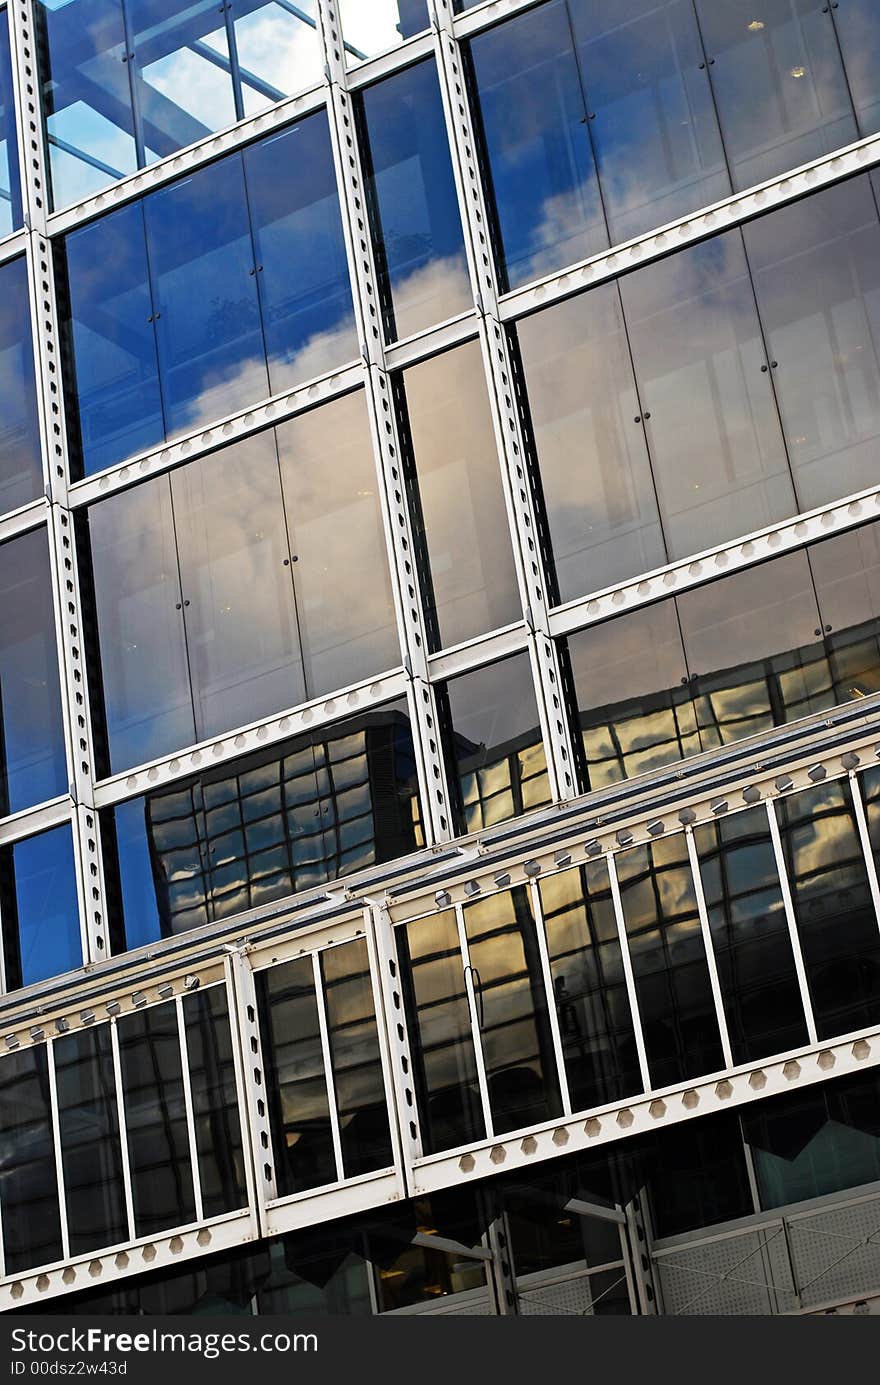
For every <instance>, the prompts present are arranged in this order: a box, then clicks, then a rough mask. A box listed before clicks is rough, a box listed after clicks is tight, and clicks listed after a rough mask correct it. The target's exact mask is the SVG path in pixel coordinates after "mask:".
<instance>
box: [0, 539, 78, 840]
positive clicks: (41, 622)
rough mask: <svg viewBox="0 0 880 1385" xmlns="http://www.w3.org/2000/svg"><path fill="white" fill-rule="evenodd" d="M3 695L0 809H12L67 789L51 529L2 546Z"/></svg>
mask: <svg viewBox="0 0 880 1385" xmlns="http://www.w3.org/2000/svg"><path fill="white" fill-rule="evenodd" d="M0 700H2V706H3V718H2V739H3V773H2V794H0V807H2V809H3V810H4V811H5V812H8V813H14V812H17V811H18V809H19V808H29V807H31V805H32V804H34V803H41V802H42V801H43V800H45V799H49V798H57V796H58V795H59V794H62V793H65V792H66V790H67V769H66V765H65V757H64V732H63V727H62V722H61V692H60V686H59V681H58V659H57V653H56V647H55V616H54V612H53V608H52V590H51V582H50V577H49V545H48V540H47V538H46V531H45V529H35V530H34V531H33V532H32V533H29V534H23V535H22V536H21V537H20V538H17V539H12V540H11V541H10V542H9V543H4V544H3V545H2V547H0Z"/></svg>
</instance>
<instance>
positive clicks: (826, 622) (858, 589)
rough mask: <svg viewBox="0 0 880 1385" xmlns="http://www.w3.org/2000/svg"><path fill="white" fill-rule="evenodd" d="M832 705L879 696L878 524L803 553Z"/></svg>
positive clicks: (879, 572)
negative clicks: (806, 557)
mask: <svg viewBox="0 0 880 1385" xmlns="http://www.w3.org/2000/svg"><path fill="white" fill-rule="evenodd" d="M808 553H809V558H810V570H811V572H812V574H813V581H814V582H815V584H816V594H817V596H818V598H819V610H820V611H821V613H822V622H823V630H824V634H825V649H826V652H827V655H828V662H829V665H830V668H831V678H832V682H833V685H834V695H835V699H836V701H837V702H840V703H843V702H851V701H852V700H853V699H854V698H858V697H867V696H869V695H870V694H872V693H875V692H880V644H878V640H880V524H866V525H864V526H863V527H862V528H861V529H856V530H854V531H853V532H851V533H849V534H839V535H837V537H836V538H833V539H826V540H825V542H824V543H816V544H813V545H812V547H811V548H810V549H809V550H808Z"/></svg>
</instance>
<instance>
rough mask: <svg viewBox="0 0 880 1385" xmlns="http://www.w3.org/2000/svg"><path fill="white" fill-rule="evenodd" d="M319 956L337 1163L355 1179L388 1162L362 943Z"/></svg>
mask: <svg viewBox="0 0 880 1385" xmlns="http://www.w3.org/2000/svg"><path fill="white" fill-rule="evenodd" d="M320 961H321V977H322V980H323V983H324V1005H325V1007H326V1010H327V1039H328V1043H329V1047H330V1065H331V1071H332V1074H333V1087H334V1092H335V1096H336V1111H337V1114H338V1116H339V1135H340V1140H341V1143H342V1166H343V1171H344V1174H345V1177H346V1178H354V1177H355V1176H356V1175H357V1174H361V1173H370V1172H371V1171H372V1170H373V1169H384V1168H387V1167H388V1166H389V1164H391V1163H392V1162H393V1158H392V1152H391V1132H390V1130H389V1128H388V1104H387V1101H386V1097H385V1083H384V1080H383V1076H382V1059H381V1055H380V1052H379V1035H378V1031H377V1028H376V1012H375V1007H374V1004H373V987H372V984H371V981H370V959H369V955H368V953H367V944H366V943H365V942H364V941H363V940H362V939H357V940H355V941H354V942H350V943H344V944H343V945H342V947H331V948H328V949H327V951H326V952H322V953H321V957H320Z"/></svg>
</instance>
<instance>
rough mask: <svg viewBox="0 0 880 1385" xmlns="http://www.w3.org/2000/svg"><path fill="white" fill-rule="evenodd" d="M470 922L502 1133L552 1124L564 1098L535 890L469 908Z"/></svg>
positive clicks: (494, 1107) (493, 1104)
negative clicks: (532, 898) (532, 893)
mask: <svg viewBox="0 0 880 1385" xmlns="http://www.w3.org/2000/svg"><path fill="white" fill-rule="evenodd" d="M464 923H465V931H466V933H467V940H468V951H469V953H470V965H471V967H472V968H473V973H472V977H473V981H474V985H475V998H476V1007H477V1017H478V1019H477V1022H478V1025H479V1032H480V1044H481V1046H482V1050H483V1063H484V1065H485V1069H486V1083H487V1086H488V1089H489V1107H490V1110H491V1113H492V1125H493V1128H494V1130H495V1133H496V1134H499V1135H500V1134H504V1132H505V1131H507V1130H516V1129H518V1128H520V1127H522V1126H529V1125H537V1124H538V1123H539V1122H540V1121H545V1120H552V1119H553V1117H554V1116H558V1115H559V1114H560V1113H561V1111H562V1099H561V1097H560V1093H559V1077H558V1073H557V1069H556V1056H555V1052H554V1048H553V1036H552V1031H551V1029H550V1019H549V1015H548V1007H547V994H546V991H545V989H544V979H543V974H542V971H541V957H540V953H539V951H538V937H537V929H536V927H535V919H534V915H533V913H532V906H531V902H530V899H529V894H528V890H527V889H526V888H525V887H524V886H520V887H519V888H517V889H515V890H509V891H505V892H504V893H502V894H498V895H492V896H490V897H488V898H486V899H481V900H479V901H478V902H477V903H476V904H468V905H467V906H466V907H465V910H464Z"/></svg>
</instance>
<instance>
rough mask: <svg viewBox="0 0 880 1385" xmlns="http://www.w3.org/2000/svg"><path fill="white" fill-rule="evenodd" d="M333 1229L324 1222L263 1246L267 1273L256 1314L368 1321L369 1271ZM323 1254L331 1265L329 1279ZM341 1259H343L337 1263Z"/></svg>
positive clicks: (342, 1231) (343, 1230)
mask: <svg viewBox="0 0 880 1385" xmlns="http://www.w3.org/2000/svg"><path fill="white" fill-rule="evenodd" d="M336 1227H337V1223H332V1222H331V1223H327V1222H325V1223H324V1225H323V1226H320V1227H318V1228H317V1229H316V1230H314V1231H311V1232H306V1233H305V1234H302V1233H300V1234H299V1235H295V1236H289V1237H288V1236H286V1237H284V1238H282V1239H279V1240H275V1241H271V1242H269V1243H268V1244H267V1247H266V1248H267V1250H268V1252H269V1255H270V1256H271V1259H272V1273H271V1276H270V1278H269V1280H268V1282H267V1283H266V1284H265V1285H264V1286H263V1287H262V1288H260V1290H259V1294H258V1297H257V1307H258V1311H259V1313H260V1314H261V1315H262V1314H268V1313H274V1314H279V1315H280V1314H283V1315H284V1316H285V1317H298V1316H305V1315H306V1314H317V1315H319V1316H321V1317H324V1316H327V1315H331V1314H333V1315H335V1314H344V1315H345V1316H346V1317H352V1316H354V1315H355V1314H358V1315H365V1316H367V1317H369V1316H370V1314H371V1313H372V1312H373V1308H372V1301H371V1297H370V1269H369V1266H368V1265H367V1262H366V1261H365V1260H364V1259H363V1257H362V1255H360V1254H359V1253H358V1251H357V1250H354V1252H352V1251H350V1249H349V1247H350V1245H351V1240H352V1237H351V1234H350V1232H349V1231H348V1228H347V1227H345V1226H344V1225H343V1226H342V1227H339V1229H338V1232H337V1230H336ZM336 1235H338V1236H339V1240H340V1246H339V1252H338V1255H334V1249H335V1236H336ZM328 1252H329V1256H330V1258H331V1259H332V1260H333V1262H334V1264H333V1270H332V1273H330V1275H329V1278H328V1277H327V1276H328V1272H329V1270H330V1262H329V1261H328ZM341 1256H344V1257H345V1258H344V1259H341V1260H340V1258H339V1257H341Z"/></svg>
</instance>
